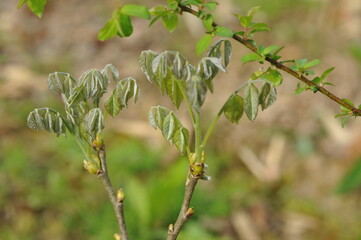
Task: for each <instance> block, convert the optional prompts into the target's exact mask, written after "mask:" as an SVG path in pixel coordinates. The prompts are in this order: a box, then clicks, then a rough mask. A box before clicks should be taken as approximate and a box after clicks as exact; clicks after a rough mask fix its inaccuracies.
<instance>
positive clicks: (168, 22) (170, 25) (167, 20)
mask: <svg viewBox="0 0 361 240" xmlns="http://www.w3.org/2000/svg"><path fill="white" fill-rule="evenodd" d="M162 20H163V25H164V27H165V28H166V29H167V30H168V31H169V32H173V31H174V30H175V29H176V28H177V25H178V15H177V14H176V13H173V14H169V15H165V16H162Z"/></svg>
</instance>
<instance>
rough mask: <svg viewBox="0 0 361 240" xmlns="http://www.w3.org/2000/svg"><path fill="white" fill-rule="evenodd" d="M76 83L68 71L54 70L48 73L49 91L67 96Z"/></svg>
mask: <svg viewBox="0 0 361 240" xmlns="http://www.w3.org/2000/svg"><path fill="white" fill-rule="evenodd" d="M76 84H77V82H76V80H75V78H74V77H73V76H71V75H70V74H69V73H63V72H55V73H51V74H49V77H48V86H49V89H50V91H52V92H53V93H57V94H61V93H62V94H64V95H65V96H67V97H68V96H69V95H70V94H71V93H72V90H73V88H74V87H75V85H76Z"/></svg>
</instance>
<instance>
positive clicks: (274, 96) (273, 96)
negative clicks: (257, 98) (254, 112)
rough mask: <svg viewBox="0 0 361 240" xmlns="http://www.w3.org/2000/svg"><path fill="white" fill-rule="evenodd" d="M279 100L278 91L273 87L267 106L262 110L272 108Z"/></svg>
mask: <svg viewBox="0 0 361 240" xmlns="http://www.w3.org/2000/svg"><path fill="white" fill-rule="evenodd" d="M276 100H277V90H276V88H275V87H274V86H272V87H271V91H270V93H269V95H268V98H267V102H266V104H265V106H262V110H265V109H267V108H268V107H269V106H271V105H272V104H273V103H274V102H276Z"/></svg>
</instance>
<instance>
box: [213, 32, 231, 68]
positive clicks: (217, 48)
mask: <svg viewBox="0 0 361 240" xmlns="http://www.w3.org/2000/svg"><path fill="white" fill-rule="evenodd" d="M222 43H223V46H224V48H223V54H222V50H221V47H222ZM231 55H232V44H231V42H230V41H229V40H227V39H221V40H219V41H217V42H216V43H215V44H214V45H213V46H212V47H211V48H210V50H209V52H208V54H207V57H216V58H220V59H222V60H223V65H224V66H225V67H227V66H228V64H229V61H230V59H231Z"/></svg>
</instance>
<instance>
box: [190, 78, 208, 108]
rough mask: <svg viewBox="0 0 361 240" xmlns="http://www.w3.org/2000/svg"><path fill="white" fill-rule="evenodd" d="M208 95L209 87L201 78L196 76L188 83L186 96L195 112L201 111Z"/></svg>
mask: <svg viewBox="0 0 361 240" xmlns="http://www.w3.org/2000/svg"><path fill="white" fill-rule="evenodd" d="M206 94H207V86H206V84H205V82H204V81H202V79H201V78H200V77H199V76H197V75H194V76H192V78H191V79H190V80H188V81H187V82H186V95H187V98H188V100H189V103H190V104H191V107H192V108H193V109H194V110H196V111H199V110H200V108H201V106H202V105H203V103H204V100H205V98H206Z"/></svg>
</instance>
